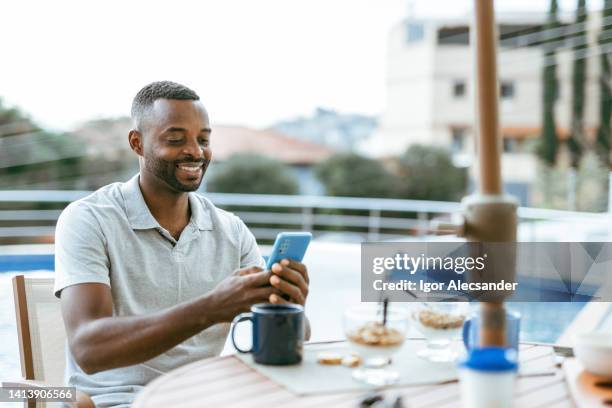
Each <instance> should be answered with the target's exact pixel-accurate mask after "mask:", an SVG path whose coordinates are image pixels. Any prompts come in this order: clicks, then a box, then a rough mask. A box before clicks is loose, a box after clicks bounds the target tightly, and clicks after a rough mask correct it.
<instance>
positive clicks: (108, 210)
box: [55, 175, 264, 407]
mask: <svg viewBox="0 0 612 408" xmlns="http://www.w3.org/2000/svg"><path fill="white" fill-rule="evenodd" d="M138 180H139V178H138V175H136V176H134V177H133V178H132V179H131V180H129V181H128V182H127V183H114V184H110V185H108V186H106V187H103V188H101V189H100V190H98V191H96V192H94V193H93V194H91V195H89V196H87V197H85V198H83V199H81V200H78V201H75V202H73V203H71V204H70V205H69V206H68V207H66V209H65V210H64V211H63V212H62V215H61V216H60V218H59V220H58V223H57V229H56V233H55V234H56V235H55V295H56V296H58V297H59V296H60V295H61V291H62V289H64V288H65V287H67V286H70V285H76V284H79V283H87V282H98V283H103V284H105V285H108V286H109V287H110V289H111V293H112V298H113V315H114V316H132V315H142V314H147V313H152V312H156V311H159V310H162V309H165V308H168V307H171V306H174V305H176V304H178V303H181V302H184V301H187V300H190V299H193V298H196V297H198V296H200V295H202V294H204V293H206V292H208V291H210V290H211V289H213V288H214V287H215V286H216V285H217V283H219V282H220V281H221V280H222V279H223V278H225V277H226V276H228V275H229V274H231V273H232V272H233V271H235V270H236V269H239V268H243V267H247V266H253V265H256V266H261V267H263V266H264V261H263V258H262V257H261V254H260V252H259V249H258V247H257V243H256V242H255V238H254V237H253V234H251V232H250V231H249V230H248V229H247V227H246V226H245V225H244V223H243V222H242V221H241V220H240V219H239V218H238V217H236V216H234V215H233V214H231V213H228V212H226V211H223V210H221V209H218V208H216V207H215V206H214V205H213V204H212V203H211V202H210V201H209V200H207V199H206V198H204V197H203V196H201V195H198V194H196V193H189V207H190V209H191V219H190V220H189V224H188V225H187V226H186V227H185V229H184V230H183V232H182V234H181V236H180V238H179V240H178V241H176V240H175V239H174V238H173V237H172V235H170V233H169V232H168V231H166V230H165V229H164V228H162V227H161V226H160V225H159V223H158V222H157V221H156V220H155V218H154V217H153V215H152V214H151V212H150V211H149V208H148V207H147V205H146V203H145V201H144V198H143V196H142V193H141V191H140V187H139V185H138ZM228 330H229V324H227V323H226V324H217V325H214V326H212V327H210V328H208V329H206V330H204V331H202V332H200V333H199V334H196V335H195V336H193V337H191V338H190V339H188V340H186V341H184V342H183V343H181V344H179V345H177V346H176V347H174V348H172V349H170V350H168V351H167V352H165V353H163V354H161V355H159V356H157V357H155V358H153V359H151V360H148V361H146V362H144V363H142V364H137V365H133V366H128V367H123V368H117V369H113V370H108V371H103V372H99V373H96V374H93V375H87V374H85V373H84V372H83V371H82V370H81V369H80V368H79V366H78V365H77V364H76V363H75V361H74V358H73V357H72V355H71V354H70V351H69V350H68V348H67V353H66V355H67V362H66V382H67V383H68V384H69V385H71V386H76V387H77V388H79V389H81V390H83V391H84V392H86V393H88V394H89V395H90V396H92V398H93V400H94V402H95V404H96V406H97V407H108V406H122V405H124V404H125V406H128V405H127V404H129V403H131V402H132V401H133V399H134V397H135V394H136V393H137V392H138V391H139V390H140V389H142V387H143V386H144V385H146V384H147V383H148V382H150V381H151V380H153V379H154V378H156V377H157V376H159V375H160V374H162V373H165V372H167V371H169V370H172V369H173V368H176V367H179V366H181V365H184V364H186V363H189V362H192V361H195V360H199V359H202V358H205V357H211V356H216V355H218V354H219V353H220V352H221V350H222V348H223V345H224V343H225V339H226V337H227V334H228Z"/></svg>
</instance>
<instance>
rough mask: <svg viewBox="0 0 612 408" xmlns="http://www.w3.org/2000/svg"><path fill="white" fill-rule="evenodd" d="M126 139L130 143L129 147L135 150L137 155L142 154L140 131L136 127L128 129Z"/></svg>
mask: <svg viewBox="0 0 612 408" xmlns="http://www.w3.org/2000/svg"><path fill="white" fill-rule="evenodd" d="M128 141H129V143H130V148H131V149H132V150H133V151H134V152H136V154H137V155H139V156H144V146H143V143H142V142H143V141H142V133H140V132H139V131H138V130H136V129H132V130H130V133H128Z"/></svg>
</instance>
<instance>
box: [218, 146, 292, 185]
mask: <svg viewBox="0 0 612 408" xmlns="http://www.w3.org/2000/svg"><path fill="white" fill-rule="evenodd" d="M210 170H212V171H211V175H210V178H209V180H208V183H207V190H208V191H213V192H219V193H243V194H297V193H298V182H297V180H296V178H295V176H294V175H293V171H292V169H291V168H290V167H289V166H287V165H285V164H283V163H281V162H279V161H277V160H274V159H270V158H267V157H263V156H259V155H255V154H236V155H233V156H232V157H230V158H229V159H228V160H227V161H226V162H224V163H222V164H215V165H213V166H211V169H210Z"/></svg>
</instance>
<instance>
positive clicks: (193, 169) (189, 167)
mask: <svg viewBox="0 0 612 408" xmlns="http://www.w3.org/2000/svg"><path fill="white" fill-rule="evenodd" d="M177 167H178V168H179V169H181V170H184V171H186V172H189V173H197V172H199V171H200V169H201V168H202V165H201V164H197V163H184V164H179V165H178V166H177Z"/></svg>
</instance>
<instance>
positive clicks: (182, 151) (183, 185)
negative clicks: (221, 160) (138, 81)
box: [140, 99, 212, 192]
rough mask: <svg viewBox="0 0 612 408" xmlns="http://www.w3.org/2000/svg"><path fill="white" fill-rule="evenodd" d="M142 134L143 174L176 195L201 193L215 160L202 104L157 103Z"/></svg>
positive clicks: (158, 100)
mask: <svg viewBox="0 0 612 408" xmlns="http://www.w3.org/2000/svg"><path fill="white" fill-rule="evenodd" d="M140 132H141V133H142V142H143V145H144V146H143V161H144V169H143V170H145V171H147V172H149V173H151V174H152V175H153V176H155V177H156V178H157V179H158V180H157V181H161V182H163V183H164V184H165V185H167V186H169V187H170V188H171V189H172V190H174V191H175V192H187V191H195V190H197V189H198V187H199V186H200V184H201V183H202V178H203V177H204V173H205V172H206V168H207V167H208V164H209V163H210V160H211V158H212V150H211V149H210V123H209V120H208V114H207V113H206V110H205V109H204V106H203V105H202V103H201V102H200V101H192V100H174V99H157V100H156V101H155V102H154V104H153V106H152V107H151V109H150V110H149V112H148V114H147V115H146V118H144V120H143V125H142V129H140Z"/></svg>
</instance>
